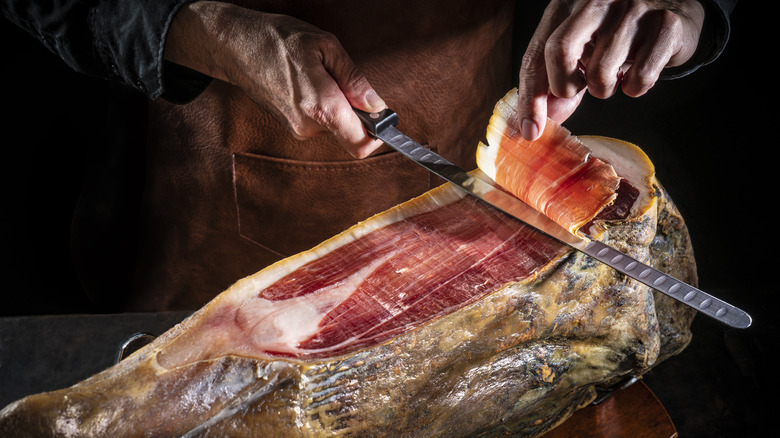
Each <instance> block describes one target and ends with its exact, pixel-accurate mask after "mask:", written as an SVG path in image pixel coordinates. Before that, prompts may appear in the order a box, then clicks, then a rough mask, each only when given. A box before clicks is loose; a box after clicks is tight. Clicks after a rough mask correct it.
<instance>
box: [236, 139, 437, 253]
mask: <svg viewBox="0 0 780 438" xmlns="http://www.w3.org/2000/svg"><path fill="white" fill-rule="evenodd" d="M431 180H432V178H431V176H430V174H429V173H428V171H427V170H425V169H423V168H422V167H420V166H419V165H417V164H415V163H414V162H412V161H410V160H409V159H407V158H405V157H403V156H402V155H401V154H399V153H398V152H388V153H385V154H382V155H377V156H374V157H368V158H365V159H362V160H354V161H328V162H311V161H296V160H289V159H281V158H273V157H267V156H262V155H255V154H248V153H235V154H233V184H234V190H235V192H234V193H235V200H236V208H237V213H238V229H239V233H240V234H241V236H242V237H244V238H246V239H249V240H251V241H252V242H254V243H256V244H258V245H260V246H262V247H264V248H265V249H267V250H269V251H272V252H274V253H276V254H278V255H280V256H282V257H287V256H290V255H293V254H296V253H298V252H301V251H304V250H307V249H310V248H312V247H314V246H315V245H317V244H319V243H320V242H322V241H324V240H326V239H328V238H330V237H333V236H334V235H336V234H338V233H340V232H341V231H344V230H345V229H347V228H349V227H350V226H352V225H354V224H356V223H358V222H360V221H362V220H364V219H366V218H368V217H370V216H371V215H373V214H376V213H379V212H381V211H384V210H387V209H388V208H391V207H393V206H395V205H398V204H400V203H402V202H404V201H406V200H409V199H411V198H412V197H415V196H417V195H420V194H422V193H424V192H425V191H427V190H429V189H430V188H431Z"/></svg>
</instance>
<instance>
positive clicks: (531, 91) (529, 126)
mask: <svg viewBox="0 0 780 438" xmlns="http://www.w3.org/2000/svg"><path fill="white" fill-rule="evenodd" d="M548 89H549V85H548V82H547V69H546V68H545V66H544V47H543V46H540V45H539V44H535V43H534V42H533V41H532V43H531V44H529V46H528V49H527V50H526V52H525V54H524V55H523V61H522V63H521V66H520V81H519V82H518V87H517V91H518V96H517V117H518V122H519V125H520V133H521V134H522V136H523V137H524V138H525V139H526V140H529V141H534V140H536V139H537V138H539V136H540V135H541V134H542V131H543V130H544V126H545V123H546V121H547V91H548Z"/></svg>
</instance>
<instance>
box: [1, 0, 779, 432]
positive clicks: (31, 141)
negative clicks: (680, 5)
mask: <svg viewBox="0 0 780 438" xmlns="http://www.w3.org/2000/svg"><path fill="white" fill-rule="evenodd" d="M759 5H762V6H766V5H767V3H763V2H747V1H743V2H741V3H740V4H739V5H738V6H737V8H736V10H735V12H734V14H733V16H732V20H733V21H732V36H731V40H730V42H729V44H728V46H727V48H726V50H725V52H724V53H723V54H722V56H721V57H720V58H719V59H718V60H717V61H716V62H715V63H714V64H712V65H709V66H706V67H703V68H702V69H700V70H699V71H698V72H696V73H694V74H693V75H692V76H689V77H686V78H682V79H678V80H674V81H664V82H659V83H658V84H657V85H656V87H654V88H653V89H652V90H651V91H650V92H649V93H648V94H647V95H646V96H644V97H642V98H640V99H631V98H627V97H625V96H623V95H622V94H620V93H618V95H616V96H615V97H613V98H612V99H609V100H606V101H601V100H597V99H593V98H590V97H587V98H586V99H585V101H584V102H583V104H582V105H581V107H580V109H579V110H578V111H577V113H576V114H575V115H574V116H572V117H571V118H570V119H569V120H568V121H567V122H566V123H565V124H564V125H565V126H566V127H567V128H569V129H570V130H571V131H572V132H573V133H575V134H595V135H604V136H610V137H616V138H619V139H622V140H626V141H629V142H632V143H635V144H637V145H639V146H640V147H642V148H643V149H644V150H645V151H646V152H647V154H648V155H649V156H650V158H651V159H652V160H653V162H654V163H655V166H656V172H657V176H658V179H659V180H660V181H661V183H662V184H663V185H664V186H665V187H666V189H667V190H668V192H669V193H670V195H671V196H672V198H673V199H674V201H675V203H676V204H677V206H678V208H679V209H680V211H681V212H682V214H683V217H684V218H685V219H686V222H687V224H688V228H689V231H690V233H691V237H692V239H693V245H694V250H695V254H696V260H697V263H698V270H699V279H700V283H699V285H700V287H701V288H702V289H703V290H705V291H708V292H710V293H712V294H714V295H716V296H718V297H720V298H723V299H725V300H727V301H729V302H731V303H732V304H734V305H736V306H738V307H741V308H743V309H745V310H746V311H748V312H749V313H750V314H751V315H752V316H753V318H754V325H753V326H752V327H751V328H749V329H747V330H733V329H729V328H727V327H724V326H722V325H721V324H718V323H715V322H713V321H712V320H709V319H708V318H707V317H705V316H699V317H697V319H696V321H695V322H694V327H693V330H694V341H693V342H692V344H691V346H690V347H689V348H688V349H687V350H686V351H684V352H683V353H682V354H681V355H680V356H678V357H676V358H673V359H672V360H670V361H668V362H667V363H664V364H661V365H660V366H659V367H658V368H657V369H656V370H654V371H652V372H651V373H650V375H648V376H647V377H646V381H647V382H648V385H649V386H650V387H651V389H653V391H654V392H655V393H656V394H657V395H658V397H659V399H661V401H662V402H663V403H664V405H665V406H666V408H667V410H668V411H669V412H670V415H671V416H672V418H673V420H674V422H675V424H676V426H677V428H678V430H679V431H680V435H681V436H682V437H690V436H702V437H710V436H751V435H752V436H755V435H758V434H759V432H760V431H761V430H762V429H761V427H762V426H763V425H771V420H772V414H774V413H775V411H776V408H777V407H778V406H777V403H776V402H775V401H770V400H769V398H768V397H769V396H770V395H774V397H775V399H776V394H777V393H776V392H775V388H776V384H775V379H774V378H773V371H774V370H773V368H772V367H771V364H773V363H774V362H770V358H771V357H773V356H772V355H771V353H770V348H772V347H776V346H777V344H778V341H777V337H776V336H777V334H778V332H777V325H776V321H777V317H776V316H775V312H777V307H776V305H777V299H776V291H777V286H776V285H777V280H776V278H777V275H775V274H776V273H777V272H778V271H780V267H775V266H774V265H773V263H774V260H775V257H774V254H775V253H776V249H775V247H776V243H777V241H778V239H777V237H776V235H777V220H778V217H779V216H778V214H777V211H776V210H777V207H776V206H775V204H776V203H777V201H776V199H777V194H776V193H775V189H776V182H775V181H776V179H777V177H778V174H780V171H779V170H778V169H780V167H779V166H778V161H777V156H778V154H777V152H776V148H777V143H778V140H777V133H776V127H777V119H776V114H777V112H776V110H775V107H776V105H777V98H776V97H777V92H776V89H777V85H775V82H776V76H777V72H778V71H777V69H776V68H775V64H773V62H772V60H773V58H775V57H776V55H775V54H774V52H775V51H776V48H775V46H776V43H777V37H776V34H777V33H776V29H774V27H776V26H777V24H775V21H776V19H775V17H772V16H771V15H770V14H769V13H768V11H766V10H764V8H761V7H760V6H759ZM529 19H530V20H531V21H533V22H536V21H538V15H534V14H533V13H529ZM0 26H2V28H1V31H2V35H1V36H2V39H1V40H0V41H2V43H1V44H2V46H3V54H2V59H3V63H2V65H3V68H2V71H1V72H0V75H2V84H3V85H4V93H3V99H2V102H3V103H4V106H5V110H6V111H5V114H4V115H3V117H2V119H0V120H3V122H2V126H3V128H4V129H3V137H2V138H3V140H2V144H3V147H2V154H3V155H2V156H3V158H2V159H1V160H0V162H1V163H2V176H3V178H2V182H3V186H2V194H3V198H2V204H0V205H2V223H1V225H2V231H0V235H2V248H3V252H4V255H5V261H4V262H2V271H0V272H1V273H2V280H3V286H2V304H0V317H10V316H30V315H59V314H96V313H98V314H105V313H112V312H115V311H117V307H116V306H117V303H118V302H119V298H121V296H122V294H123V293H124V290H125V287H127V286H129V280H128V283H127V284H115V283H114V284H112V285H111V286H110V287H111V288H113V289H115V290H116V295H115V296H116V297H117V300H111V299H101V300H98V301H97V302H91V301H90V299H89V297H88V296H87V295H86V293H84V292H83V291H84V288H83V287H82V284H81V283H80V280H79V278H78V276H77V275H76V272H77V271H76V269H75V266H77V265H78V264H79V263H81V262H80V260H82V258H81V257H80V254H83V253H86V252H90V251H99V252H100V253H101V254H103V253H104V254H105V259H104V266H103V269H104V270H105V272H106V273H107V274H110V273H117V272H118V273H120V274H125V275H126V278H128V279H129V278H130V273H131V272H132V260H133V256H134V254H133V242H134V239H135V234H134V233H135V229H134V226H133V225H134V223H135V214H136V210H135V207H136V205H137V202H138V199H139V196H140V193H141V187H142V186H141V183H142V180H143V157H144V155H143V154H144V151H143V148H142V147H139V146H138V145H139V142H142V139H143V136H144V134H145V133H144V128H143V125H144V120H145V115H146V114H145V103H146V101H145V98H144V97H143V96H140V95H138V94H136V93H135V92H133V91H131V90H129V89H127V88H125V87H123V86H120V85H115V84H109V83H105V82H103V81H101V80H96V79H93V78H89V77H85V76H82V75H79V74H76V73H73V72H72V71H70V70H69V69H68V68H67V67H66V66H64V65H63V63H62V62H61V61H59V60H58V59H56V58H55V57H54V56H53V55H51V54H50V53H49V52H48V51H46V50H45V49H44V48H43V47H42V46H41V45H40V44H39V43H38V42H36V41H35V40H34V39H33V38H32V37H30V36H29V35H27V34H26V33H24V32H22V31H20V30H19V29H16V28H14V27H13V26H12V25H10V24H9V23H8V22H7V21H5V20H4V19H3V21H2V22H0ZM108 145H111V147H107V146H108ZM95 163H99V164H100V166H95ZM116 199H120V200H122V202H120V203H116V202H113V201H114V200H116ZM79 203H85V204H84V205H91V206H92V207H91V208H88V209H85V210H81V211H84V213H83V214H82V215H80V216H79V217H77V218H75V219H76V220H74V209H75V207H76V206H77V205H78V204H79ZM117 205H122V206H123V207H122V208H117V207H116V206H117ZM74 233H75V234H76V235H83V233H87V234H86V235H87V236H92V237H95V236H97V237H98V238H96V239H91V240H92V243H91V244H90V246H84V245H85V244H83V243H82V244H79V245H74V244H72V241H71V236H72V235H73V234H74ZM80 241H81V240H80ZM98 286H101V285H98ZM0 321H2V319H0ZM30 333H31V335H32V334H33V331H32V330H31V331H30ZM31 341H32V342H36V341H35V340H31ZM47 342H49V343H51V344H52V348H55V347H56V345H57V344H58V342H57V341H56V338H52V339H49V340H48V341H47ZM59 344H61V343H59ZM0 347H1V346H0ZM66 347H67V346H62V345H60V348H66ZM6 353H7V352H6ZM9 360H13V358H9V357H8V356H7V355H5V354H4V353H3V351H2V350H0V370H2V363H3V362H4V361H5V362H8V361H9ZM0 375H1V374H0ZM71 383H72V382H71ZM32 389H36V390H37V389H38V388H32ZM44 389H46V388H44ZM763 397H766V398H763Z"/></svg>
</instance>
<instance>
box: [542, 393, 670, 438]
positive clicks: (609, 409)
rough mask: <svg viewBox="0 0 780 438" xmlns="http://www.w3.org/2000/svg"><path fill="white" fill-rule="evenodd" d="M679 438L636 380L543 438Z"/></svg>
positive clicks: (656, 404) (587, 408) (655, 400)
mask: <svg viewBox="0 0 780 438" xmlns="http://www.w3.org/2000/svg"><path fill="white" fill-rule="evenodd" d="M570 437H578V438H588V437H593V438H595V437H599V438H603V437H615V438H618V437H632V438H676V437H677V430H676V429H675V427H674V423H672V419H671V418H669V414H668V413H667V412H666V409H664V407H663V405H662V404H661V402H660V401H659V400H658V398H656V396H655V394H653V392H652V391H651V390H650V388H648V387H647V385H645V384H644V382H642V381H641V380H640V381H637V382H636V383H634V384H633V385H631V386H629V387H628V388H625V389H622V390H620V391H618V392H616V393H615V395H613V396H612V397H610V398H608V399H607V400H604V401H602V402H601V403H599V404H598V405H591V406H588V407H585V408H582V409H580V410H579V411H577V412H575V413H574V415H572V416H571V418H569V419H568V420H566V422H564V423H563V424H561V425H560V426H558V427H556V428H555V429H553V430H551V431H550V432H547V433H546V434H544V436H543V438H570Z"/></svg>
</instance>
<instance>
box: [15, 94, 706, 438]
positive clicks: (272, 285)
mask: <svg viewBox="0 0 780 438" xmlns="http://www.w3.org/2000/svg"><path fill="white" fill-rule="evenodd" d="M508 96H510V97H508V98H505V99H504V100H502V102H501V103H500V104H499V105H502V104H506V100H507V99H511V93H510V94H509V95H508ZM497 111H498V110H497ZM556 128H557V127H554V126H553V127H552V128H550V127H548V129H549V130H550V132H551V133H552V132H554V130H555V129H556ZM508 129H509V128H508V127H507V128H506V129H505V130H508ZM560 129H562V128H560ZM573 140H576V142H578V146H577V148H580V147H582V148H585V149H587V150H588V151H586V155H590V154H591V153H592V154H593V156H594V157H595V156H598V154H599V152H597V151H602V152H603V151H606V152H604V154H603V155H604V156H600V157H599V158H598V160H599V161H598V165H597V167H599V168H602V167H607V168H609V169H606V171H605V172H601V171H599V172H596V173H595V174H594V175H596V176H594V178H595V180H596V182H597V185H601V182H602V179H608V180H609V182H608V183H605V184H604V185H605V187H609V188H610V190H611V191H612V193H611V194H610V195H609V196H606V197H602V198H603V199H604V201H602V202H603V204H604V205H601V206H599V207H598V208H596V209H595V210H597V211H596V212H595V214H591V213H588V214H585V215H583V216H582V217H581V218H580V217H578V218H577V219H576V220H574V221H573V222H577V223H578V224H579V225H576V226H574V229H575V231H576V229H578V228H579V226H580V225H583V224H586V223H587V224H588V232H589V233H591V234H592V235H596V236H598V238H600V239H603V240H606V241H609V243H611V244H613V245H615V246H619V247H620V248H621V249H622V250H624V251H625V252H627V253H629V254H631V255H633V256H635V257H637V258H640V259H642V260H646V261H647V262H648V263H650V264H653V265H655V266H656V267H658V268H659V269H662V270H664V271H666V272H668V273H670V274H672V275H674V276H675V277H677V278H680V279H682V280H685V281H687V282H695V281H696V274H695V264H694V261H693V257H692V250H691V247H690V242H689V239H688V234H687V230H686V229H685V225H684V222H683V221H682V219H681V218H680V216H679V213H678V212H677V211H676V209H675V208H674V205H673V204H672V203H671V201H670V200H669V198H668V196H667V194H666V192H665V191H664V190H663V188H662V187H661V186H660V184H658V182H657V181H656V180H655V177H654V176H653V173H652V165H651V164H650V163H649V160H647V158H646V156H644V154H643V153H642V152H641V150H639V148H637V147H636V146H633V145H630V144H627V143H624V142H620V141H617V140H612V139H606V138H601V137H588V138H583V139H582V141H581V142H580V140H577V139H573ZM591 146H592V148H591ZM528 150H536V149H533V148H531V149H528ZM557 150H558V149H556V148H554V147H547V146H546V147H545V152H544V153H545V154H549V155H551V156H554V155H555V154H556V153H557V152H556V151H557ZM535 153H538V152H530V154H535ZM562 153H563V152H562ZM565 153H568V152H565ZM501 154H502V153H500V154H499V155H501ZM530 158H533V157H530ZM545 159H546V158H545ZM521 160H522V158H521ZM565 161H566V162H568V163H570V164H567V166H572V165H574V164H572V163H574V161H571V160H565ZM575 161H576V160H575ZM559 162H561V163H562V162H564V161H559ZM621 162H623V163H625V162H631V163H641V164H642V165H641V166H623V165H621V164H620V163H621ZM507 163H509V162H506V163H499V165H498V168H502V167H504V166H508V165H510V164H507ZM613 163H615V164H613ZM512 165H514V164H512ZM532 167H534V166H532ZM610 169H611V170H610ZM556 172H558V171H557V170H556ZM561 172H562V173H567V172H566V171H565V170H562V171H561ZM626 172H628V173H626ZM575 173H576V172H575ZM499 174H501V175H512V174H513V173H511V172H506V173H504V171H503V170H501V172H499ZM494 175H495V174H494ZM516 175H518V176H517V178H529V177H530V176H529V175H530V174H529V173H527V172H525V173H522V172H521V173H517V174H516ZM522 175H525V176H522ZM550 178H553V179H555V178H557V177H555V176H550ZM621 184H622V188H621ZM522 185H523V184H522V182H520V185H518V187H521V186H522ZM563 186H566V187H571V188H573V189H572V190H573V192H572V194H571V196H574V197H576V198H577V199H579V198H580V196H579V191H580V190H582V188H581V187H580V185H579V184H578V183H577V182H576V181H574V182H573V184H568V183H567V184H563ZM577 187H580V188H579V189H578V188H577ZM529 193H536V195H533V196H535V197H536V198H537V199H539V200H540V202H542V203H544V204H546V207H545V208H546V209H547V210H546V211H551V210H549V209H553V210H554V209H555V208H556V204H558V203H561V202H564V203H565V201H562V200H561V198H560V197H558V196H556V194H555V193H553V192H544V191H539V190H538V188H531V189H530V191H529ZM618 210H620V211H618ZM578 215H579V213H578ZM693 315H694V312H693V311H692V310H690V309H689V308H688V307H686V306H683V305H680V304H678V303H676V302H674V301H672V300H671V299H668V298H666V297H664V296H662V295H655V294H654V293H653V291H652V290H651V289H649V288H647V287H645V286H643V285H641V284H639V283H637V282H635V281H633V280H631V279H629V278H626V277H625V276H622V275H620V274H619V273H616V272H615V271H613V270H612V269H610V268H608V267H606V266H604V265H601V264H599V263H596V262H594V261H593V260H591V259H589V258H588V257H587V256H584V255H582V254H579V253H576V252H572V251H571V250H570V249H569V248H567V247H564V246H562V245H560V244H559V243H558V242H556V241H553V240H551V239H549V238H547V237H545V236H543V235H541V234H539V233H537V232H535V231H534V230H532V229H530V228H529V227H527V226H526V225H524V224H522V223H520V222H518V221H516V220H515V219H513V218H511V217H508V216H506V215H504V214H503V213H500V212H497V211H495V210H493V209H492V208H490V207H489V206H487V205H486V204H483V203H481V202H479V201H477V200H475V199H472V198H470V197H464V195H463V194H462V192H461V191H459V190H458V189H457V188H455V187H453V186H450V185H444V186H441V187H439V188H437V189H434V190H432V191H430V192H428V193H426V194H424V195H422V196H420V197H419V198H416V199H413V200H411V201H409V202H407V203H404V204H401V205H399V206H397V207H395V208H392V209H390V210H388V211H386V212H384V213H381V214H379V215H377V216H374V217H372V218H370V219H368V220H366V221H365V222H362V223H359V224H357V225H355V226H354V227H352V228H350V229H349V230H346V231H345V232H343V233H341V234H339V235H337V236H335V237H333V238H332V239H330V240H327V241H325V242H323V243H322V244H321V245H319V246H317V247H315V248H313V249H311V250H309V251H306V252H303V253H300V254H298V255H295V256H293V257H290V258H288V259H285V260H283V261H280V262H278V263H276V264H274V265H272V266H270V267H268V268H266V269H264V270H262V271H260V272H258V273H257V274H255V275H252V276H250V277H247V278H245V279H242V280H240V281H239V282H237V283H236V284H235V285H233V286H232V287H231V288H230V289H228V290H227V291H225V292H223V293H222V294H221V295H219V296H218V297H216V298H215V299H214V300H213V301H211V302H210V303H209V304H208V305H206V306H205V307H203V308H202V309H200V310H199V311H197V312H196V313H194V314H193V315H192V316H191V317H189V318H188V319H186V320H185V321H183V322H182V323H181V324H179V325H177V326H176V327H174V328H172V329H171V330H170V331H168V332H166V333H165V334H163V335H162V336H160V337H159V338H157V339H156V340H155V341H154V342H152V343H151V344H149V345H147V346H146V347H144V348H143V349H141V350H139V351H138V352H136V353H134V354H133V355H131V356H130V357H128V358H126V359H125V360H123V361H122V362H120V363H118V364H117V365H115V366H113V367H111V368H109V369H107V370H105V371H103V372H101V373H99V374H97V375H95V376H93V377H91V378H89V379H86V380H84V381H82V382H80V383H78V384H76V385H74V386H72V387H70V388H64V389H62V390H58V391H53V392H49V393H43V394H36V395H31V396H28V397H26V398H24V399H22V400H19V401H17V402H15V403H12V404H11V405H9V406H7V407H6V408H5V409H3V410H2V411H0V435H3V436H6V435H8V433H9V432H10V431H13V432H15V434H16V435H15V436H25V435H26V436H58V435H66V436H112V437H118V436H231V437H238V436H333V435H337V436H377V435H381V436H408V435H414V436H447V437H453V436H474V435H480V434H484V435H497V434H505V433H513V434H516V435H518V436H534V435H538V434H541V433H543V432H544V431H547V430H549V429H550V428H552V427H554V426H555V425H557V424H559V423H560V422H561V421H563V420H565V419H566V418H568V416H569V415H571V413H573V412H574V411H575V410H576V409H578V408H580V407H582V406H583V405H585V404H587V403H589V402H590V401H591V400H592V399H593V398H594V397H595V393H596V388H597V387H599V386H609V385H610V384H612V383H614V382H617V381H620V380H622V379H624V378H626V377H629V376H638V375H641V374H643V373H645V372H646V371H648V370H649V369H650V368H651V367H652V366H654V365H655V364H657V363H658V362H659V361H661V360H663V359H666V358H668V357H670V356H672V355H674V354H676V353H678V352H680V351H681V350H682V349H683V348H685V346H686V345H687V343H688V342H689V340H690V331H689V327H690V323H691V321H692V318H693Z"/></svg>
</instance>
